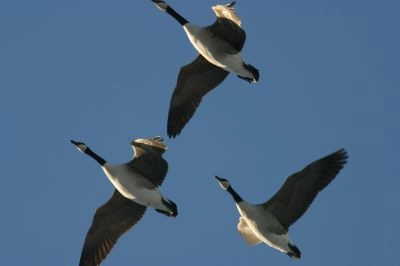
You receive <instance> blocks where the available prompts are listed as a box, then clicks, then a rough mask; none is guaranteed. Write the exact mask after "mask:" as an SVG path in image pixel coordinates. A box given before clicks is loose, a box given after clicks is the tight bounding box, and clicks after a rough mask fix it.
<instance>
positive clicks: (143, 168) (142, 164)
mask: <svg viewBox="0 0 400 266" xmlns="http://www.w3.org/2000/svg"><path fill="white" fill-rule="evenodd" d="M131 145H132V148H133V150H134V151H135V154H134V156H133V158H132V160H131V161H130V162H129V163H128V164H129V165H130V166H131V167H132V168H133V169H134V170H135V171H136V172H138V173H140V174H141V175H143V176H145V177H147V178H148V179H149V180H150V181H151V182H152V183H153V184H154V185H155V186H159V185H161V183H162V182H163V181H164V178H165V176H166V175H167V172H168V163H167V161H166V160H165V159H164V158H163V157H162V154H163V153H164V152H165V151H166V150H167V146H166V145H165V144H164V142H163V139H162V138H161V137H159V136H158V137H154V138H147V139H135V140H133V141H131Z"/></svg>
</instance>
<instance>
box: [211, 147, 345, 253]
mask: <svg viewBox="0 0 400 266" xmlns="http://www.w3.org/2000/svg"><path fill="white" fill-rule="evenodd" d="M347 158H348V156H347V152H346V150H345V149H341V150H338V151H336V152H334V153H332V154H330V155H328V156H326V157H324V158H321V159H319V160H317V161H315V162H313V163H311V164H309V165H307V166H306V167H305V168H304V169H303V170H301V171H300V172H297V173H294V174H292V175H291V176H289V177H288V178H287V179H286V181H285V183H284V184H283V186H282V187H281V188H280V190H279V191H278V192H277V193H276V194H275V195H274V196H273V197H272V198H271V199H269V200H268V201H267V202H265V203H262V204H250V203H247V202H246V201H244V200H243V199H242V198H241V197H240V196H239V194H238V193H237V192H236V191H235V190H234V189H233V188H232V186H231V185H230V184H229V181H228V180H226V179H224V178H220V177H218V176H215V178H216V179H217V180H218V182H219V184H220V186H221V187H222V189H224V190H226V191H227V192H229V193H230V194H231V196H232V197H233V199H234V201H235V203H236V207H237V209H238V211H239V213H240V217H239V224H238V225H237V229H238V230H239V233H240V235H241V236H242V237H243V239H244V240H245V241H246V242H247V243H248V244H249V245H257V244H259V243H261V242H264V243H266V244H267V245H269V246H271V247H273V248H275V249H277V250H279V251H281V252H283V253H286V254H287V255H289V256H290V257H291V258H293V259H300V255H301V253H300V250H299V249H298V248H297V247H296V245H295V244H294V243H293V241H292V240H291V238H290V236H289V234H288V230H289V227H290V226H291V225H292V224H293V223H295V222H296V221H297V219H299V218H300V217H301V216H302V215H303V214H304V212H305V211H306V210H307V208H308V207H309V206H310V204H311V203H312V201H313V200H314V199H315V197H316V196H317V194H318V192H319V191H321V190H322V189H324V188H325V187H326V186H327V185H328V184H329V183H330V182H331V181H332V180H333V179H334V178H335V177H336V175H337V174H338V173H339V171H340V170H341V169H342V168H343V166H344V164H345V163H346V162H347Z"/></svg>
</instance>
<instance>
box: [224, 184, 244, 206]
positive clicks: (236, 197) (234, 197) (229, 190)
mask: <svg viewBox="0 0 400 266" xmlns="http://www.w3.org/2000/svg"><path fill="white" fill-rule="evenodd" d="M227 191H228V192H229V194H231V196H232V197H233V200H234V201H235V202H236V203H239V202H241V201H243V199H242V198H241V197H240V196H239V194H238V193H236V191H235V190H233V188H232V187H231V186H229V187H228V189H227Z"/></svg>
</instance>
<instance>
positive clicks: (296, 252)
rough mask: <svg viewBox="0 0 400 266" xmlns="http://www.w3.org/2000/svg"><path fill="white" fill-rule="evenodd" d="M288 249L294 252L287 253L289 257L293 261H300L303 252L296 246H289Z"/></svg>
mask: <svg viewBox="0 0 400 266" xmlns="http://www.w3.org/2000/svg"><path fill="white" fill-rule="evenodd" d="M288 247H289V248H290V250H291V251H292V252H288V253H286V254H287V255H288V256H289V257H291V258H292V259H300V258H301V252H300V250H299V249H298V248H297V247H296V245H292V244H288Z"/></svg>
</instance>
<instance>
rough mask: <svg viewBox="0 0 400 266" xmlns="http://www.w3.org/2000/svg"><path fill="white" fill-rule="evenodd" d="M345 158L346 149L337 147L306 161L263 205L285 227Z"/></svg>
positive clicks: (304, 209)
mask: <svg viewBox="0 0 400 266" xmlns="http://www.w3.org/2000/svg"><path fill="white" fill-rule="evenodd" d="M347 158H348V156H347V152H346V150H344V149H341V150H338V151H336V152H334V153H332V154H330V155H328V156H326V157H324V158H321V159H319V160H317V161H315V162H313V163H311V164H309V165H307V166H306V167H305V168H304V169H303V170H301V171H300V172H297V173H295V174H292V175H291V176H289V177H288V178H287V179H286V181H285V183H284V184H283V186H282V187H281V188H280V190H279V191H278V192H277V193H276V194H275V195H274V196H273V197H272V198H271V199H270V200H268V201H267V202H266V203H264V204H263V205H264V207H266V208H267V210H268V211H270V212H271V213H272V214H274V215H275V216H276V218H277V219H278V220H279V221H280V223H281V224H282V225H283V226H284V227H285V228H286V229H288V228H289V226H290V225H292V224H293V223H294V222H296V221H297V219H299V218H300V217H301V216H302V215H303V214H304V212H305V211H306V210H307V208H308V207H309V206H310V204H311V203H312V202H313V200H314V199H315V197H316V196H317V194H318V192H319V191H321V190H322V189H324V188H325V187H326V186H327V185H328V184H329V183H330V182H331V181H332V180H333V179H334V178H335V177H336V175H337V174H338V173H339V171H340V170H341V169H342V168H343V166H344V164H345V163H346V161H347Z"/></svg>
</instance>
